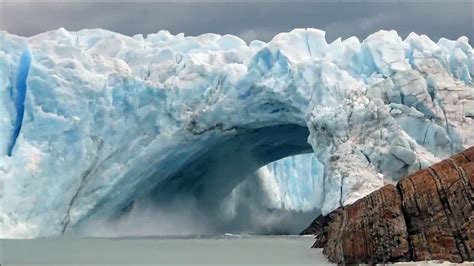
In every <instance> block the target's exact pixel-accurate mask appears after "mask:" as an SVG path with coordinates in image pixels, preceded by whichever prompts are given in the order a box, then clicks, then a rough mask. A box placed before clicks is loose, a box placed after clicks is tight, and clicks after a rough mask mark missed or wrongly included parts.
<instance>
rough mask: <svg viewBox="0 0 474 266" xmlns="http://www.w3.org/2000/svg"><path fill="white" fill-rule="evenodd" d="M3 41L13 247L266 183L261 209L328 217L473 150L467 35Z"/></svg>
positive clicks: (0, 106)
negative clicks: (139, 207)
mask: <svg viewBox="0 0 474 266" xmlns="http://www.w3.org/2000/svg"><path fill="white" fill-rule="evenodd" d="M0 36H1V40H2V41H1V44H0V45H1V48H0V64H1V67H0V69H1V74H2V75H1V79H2V82H1V86H0V91H1V95H0V96H1V98H2V101H1V102H0V113H1V118H0V119H1V120H0V132H1V138H0V150H1V155H0V156H1V160H0V191H1V194H0V198H1V206H0V217H1V227H2V228H1V230H0V237H2V238H32V237H39V236H54V235H59V234H68V233H71V234H72V233H76V232H80V229H81V228H83V227H85V226H87V224H90V223H92V222H93V221H95V220H98V219H104V218H107V219H114V217H119V216H121V215H123V213H126V212H129V211H130V209H133V206H134V205H135V204H136V203H137V202H152V203H153V204H157V205H165V206H166V205H167V204H169V203H170V202H173V201H174V200H176V199H179V198H183V197H191V198H193V199H194V200H195V202H196V205H197V206H201V207H205V208H209V209H219V208H221V207H220V205H221V203H222V202H227V204H230V205H232V204H233V205H234V206H235V205H238V204H237V203H236V202H238V201H239V196H238V195H239V193H240V194H242V193H241V192H239V191H240V190H241V191H245V190H248V188H252V187H255V186H253V185H252V184H246V182H250V181H247V180H246V179H248V177H249V176H255V175H257V177H255V178H254V179H257V180H259V184H260V185H259V186H260V187H259V188H258V189H259V190H262V191H266V192H267V198H269V199H268V200H266V202H265V204H266V205H268V206H274V207H275V206H276V205H278V204H280V205H284V206H283V207H284V208H289V209H306V210H307V209H311V208H318V209H320V210H321V212H322V213H328V212H329V211H331V210H333V209H334V208H337V207H338V206H340V205H345V204H349V203H351V202H353V201H354V200H356V199H358V198H360V197H362V196H364V195H366V194H368V193H369V192H371V191H373V190H374V189H377V188H379V187H381V186H382V185H383V184H384V183H387V182H396V181H397V180H398V178H400V177H401V176H403V175H406V174H407V173H410V172H413V171H415V170H418V169H420V168H421V167H424V166H427V165H429V164H431V163H433V162H435V161H438V160H440V159H441V158H445V157H447V156H449V155H451V154H453V153H455V152H458V151H460V150H462V149H464V148H466V147H468V146H471V145H474V120H473V119H474V83H473V73H474V55H473V50H472V47H471V46H470V44H469V40H468V39H467V38H466V37H460V38H459V39H457V40H447V39H443V38H442V39H440V40H439V41H437V42H434V41H432V40H430V39H429V38H428V37H427V36H424V35H417V34H415V33H411V34H410V35H409V36H408V37H406V38H405V39H402V38H401V37H400V36H398V34H397V32H395V31H379V32H376V33H374V34H372V35H370V36H368V37H367V38H366V39H365V40H362V41H361V40H359V39H358V38H356V37H351V38H348V39H345V40H342V39H337V40H335V41H333V42H330V43H328V42H327V41H326V39H325V32H323V31H321V30H318V29H295V30H293V31H291V32H288V33H281V34H278V35H276V36H275V37H274V38H273V39H272V40H271V41H270V42H268V43H264V42H261V41H257V40H256V41H252V42H250V43H249V44H247V43H246V42H244V41H243V40H241V39H240V38H238V37H236V36H232V35H223V36H221V35H217V34H204V35H200V36H196V37H193V36H185V35H184V34H177V35H173V34H170V33H169V32H168V31H159V32H158V33H155V34H149V35H147V36H143V35H136V36H132V37H130V36H124V35H121V34H118V33H114V32H110V31H106V30H102V29H91V30H81V31H77V32H71V31H67V30H65V29H58V30H54V31H49V32H45V33H42V34H39V35H36V36H32V37H29V38H24V37H20V36H15V35H13V34H9V33H8V32H5V31H3V32H1V33H0ZM296 155H299V156H297V157H296ZM291 156H295V157H291ZM286 157H289V158H287V159H283V160H281V161H278V160H280V159H282V158H286ZM308 160H309V161H312V162H313V161H314V163H313V164H309V162H308ZM272 162H273V164H272ZM311 165H313V166H311ZM262 167H263V168H262ZM313 168H314V169H313ZM257 169H259V170H258V171H257ZM239 184H241V185H239ZM245 187H247V189H245ZM244 194H245V193H244ZM244 194H242V195H244ZM240 198H245V200H251V198H249V197H240ZM255 200H258V197H256V198H255ZM305 200H306V201H305ZM275 204H276V205H275ZM228 209H231V208H228Z"/></svg>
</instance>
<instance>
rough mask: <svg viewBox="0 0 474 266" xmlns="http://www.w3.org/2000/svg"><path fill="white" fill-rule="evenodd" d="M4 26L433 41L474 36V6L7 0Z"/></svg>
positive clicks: (20, 30)
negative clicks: (381, 33) (391, 34)
mask: <svg viewBox="0 0 474 266" xmlns="http://www.w3.org/2000/svg"><path fill="white" fill-rule="evenodd" d="M0 1H2V3H0V8H1V19H2V21H1V22H2V23H1V28H2V29H3V30H5V29H6V30H7V31H8V32H10V33H14V34H18V35H22V36H31V35H34V34H37V33H40V32H43V31H46V30H52V29H57V28H60V27H64V28H66V29H68V30H80V29H84V28H104V29H108V30H112V31H116V32H120V33H123V34H126V35H134V34H137V33H143V34H147V33H152V32H157V31H159V30H161V29H165V30H169V31H171V32H172V33H174V34H177V33H180V32H184V33H185V34H186V35H199V34H202V33H207V32H213V33H219V34H226V33H230V34H234V35H239V36H241V37H242V38H243V39H244V40H246V41H249V40H253V39H260V40H263V41H268V40H270V39H271V38H272V37H273V36H274V35H275V34H276V33H279V32H284V31H289V30H291V29H293V28H306V27H314V28H319V29H323V30H325V31H326V32H327V39H328V41H332V40H334V39H336V38H337V37H343V38H347V37H349V36H352V35H355V36H357V37H359V38H361V39H363V38H365V37H366V36H367V35H368V34H370V33H373V32H375V31H377V30H380V29H386V30H390V29H395V30H397V31H398V32H399V34H400V35H401V36H403V37H405V36H406V35H408V33H410V32H412V31H414V32H417V33H419V34H426V35H428V36H430V38H431V39H433V40H435V41H436V40H438V39H439V38H440V37H447V38H449V39H456V38H458V37H459V36H462V35H464V36H467V37H468V38H469V39H470V43H471V44H472V43H473V40H474V32H473V31H474V30H473V29H474V22H473V16H474V15H473V14H474V4H473V1H472V0H468V1H449V2H446V1H445V2H440V1H437V2H433V1H390V2H388V1H385V2H380V1H379V2H376V1H332V2H331V1H319V2H293V3H288V2H268V1H267V2H264V3H262V2H241V1H239V2H233V1H220V2H216V1H214V2H209V1H207V2H202V1H200V2H196V1H191V2H190V1H188V2H153V1H148V2H132V1H127V2H123V1H122V2H111V1H108V2H104V1H102V2H100V3H97V2H91V1H87V2H71V1H65V0H63V1H49V2H38V1H36V2H18V1H11V2H5V0H0Z"/></svg>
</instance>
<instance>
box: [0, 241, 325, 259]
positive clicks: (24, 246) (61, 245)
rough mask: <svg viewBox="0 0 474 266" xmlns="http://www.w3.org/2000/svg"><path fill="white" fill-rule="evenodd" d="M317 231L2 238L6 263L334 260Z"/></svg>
mask: <svg viewBox="0 0 474 266" xmlns="http://www.w3.org/2000/svg"><path fill="white" fill-rule="evenodd" d="M313 242H314V239H313V237H312V236H236V235H225V236H217V237H204V236H201V237H200V236H192V237H146V238H143V237H140V238H130V237H126V238H64V237H61V238H43V239H33V240H0V262H1V265H2V266H3V265H25V264H29V265H38V264H43V265H81V264H88V265H116V264H121V265H140V264H147V265H212V264H213V265H329V263H328V261H327V260H326V259H325V258H324V256H323V255H322V253H321V252H322V251H321V250H320V249H311V248H310V247H311V245H312V244H313Z"/></svg>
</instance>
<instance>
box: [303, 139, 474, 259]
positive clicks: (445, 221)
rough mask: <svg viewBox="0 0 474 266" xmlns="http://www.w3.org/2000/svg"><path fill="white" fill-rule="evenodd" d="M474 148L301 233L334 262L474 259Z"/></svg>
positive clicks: (382, 189) (355, 204) (390, 187)
mask: <svg viewBox="0 0 474 266" xmlns="http://www.w3.org/2000/svg"><path fill="white" fill-rule="evenodd" d="M473 186H474V147H471V148H469V149H467V150H465V151H464V152H462V153H459V154H456V155H454V156H452V157H451V158H448V159H446V160H443V161H441V162H439V163H437V164H434V165H432V166H431V167H428V168H426V169H423V170H420V171H418V172H416V173H413V174H411V175H409V176H407V177H405V178H403V179H402V180H401V181H400V182H399V183H398V184H397V185H396V186H394V185H386V186H384V187H382V188H381V189H379V190H377V191H375V192H373V193H371V194H369V195H368V196H366V197H364V198H362V199H360V200H358V201H356V202H355V203H353V204H352V205H349V206H344V207H341V208H339V209H336V210H335V211H333V212H332V213H330V214H329V215H328V216H320V217H318V218H317V219H316V220H315V221H314V222H313V223H312V224H311V225H310V226H309V227H308V228H307V229H306V230H305V231H303V233H314V234H315V235H316V242H315V244H314V245H313V247H316V248H323V249H324V250H323V253H324V254H325V255H326V256H327V258H328V259H329V260H330V261H331V262H334V263H340V264H352V263H384V262H398V261H426V260H443V261H451V262H463V261H473V260H474V215H473V214H474V212H473V204H472V203H473V199H474V191H473Z"/></svg>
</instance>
